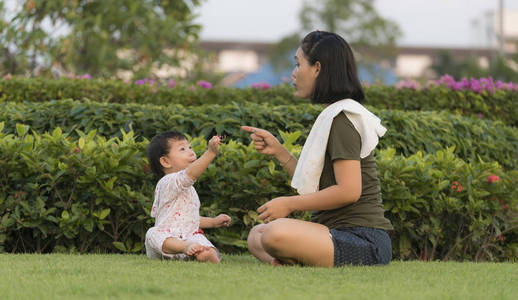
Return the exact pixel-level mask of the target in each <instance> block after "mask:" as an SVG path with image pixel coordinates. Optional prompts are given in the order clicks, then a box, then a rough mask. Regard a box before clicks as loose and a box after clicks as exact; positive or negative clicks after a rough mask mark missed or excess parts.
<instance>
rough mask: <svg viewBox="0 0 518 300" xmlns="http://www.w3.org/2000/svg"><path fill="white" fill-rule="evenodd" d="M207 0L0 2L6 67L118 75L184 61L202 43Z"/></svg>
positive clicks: (5, 70)
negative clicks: (198, 18)
mask: <svg viewBox="0 0 518 300" xmlns="http://www.w3.org/2000/svg"><path fill="white" fill-rule="evenodd" d="M200 1H201V0H118V1H101V0H69V1H62V0H45V1H43V0H25V1H19V2H18V6H17V7H16V8H15V11H14V12H12V13H11V14H8V12H7V10H6V9H5V6H4V5H2V3H0V17H1V18H0V51H1V52H2V55H1V58H0V63H1V66H0V72H2V73H10V74H24V73H29V74H30V75H35V73H40V74H41V73H43V74H45V73H47V74H48V73H50V71H51V70H54V71H56V72H64V73H75V74H81V73H89V74H91V75H96V76H113V75H115V74H117V71H138V70H150V69H151V68H155V69H156V68H159V67H160V66H162V65H164V64H167V65H170V66H176V65H178V62H179V59H180V58H181V57H182V55H185V53H186V52H188V51H189V49H190V48H191V47H192V46H193V45H194V44H195V43H196V41H197V39H198V33H199V31H200V26H199V25H197V24H195V23H194V22H193V18H194V15H193V12H192V9H193V8H194V7H196V6H198V5H199V4H200Z"/></svg>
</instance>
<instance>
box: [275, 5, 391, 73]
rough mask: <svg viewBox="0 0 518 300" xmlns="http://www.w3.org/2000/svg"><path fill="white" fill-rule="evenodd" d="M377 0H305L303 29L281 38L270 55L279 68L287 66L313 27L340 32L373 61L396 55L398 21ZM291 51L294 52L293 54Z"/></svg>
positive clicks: (302, 18)
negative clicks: (379, 8) (380, 8)
mask: <svg viewBox="0 0 518 300" xmlns="http://www.w3.org/2000/svg"><path fill="white" fill-rule="evenodd" d="M373 2H374V0H324V1H308V0H305V1H304V4H303V7H302V10H301V11H300V14H299V20H300V23H301V28H300V30H299V31H298V32H295V33H292V34H290V35H288V36H286V37H285V38H283V39H281V41H280V42H278V43H277V44H276V45H274V46H273V47H272V51H271V55H270V58H271V60H272V63H273V65H274V67H275V69H276V70H282V69H285V68H286V67H287V66H288V64H289V60H288V57H290V55H289V54H288V52H293V50H294V49H296V48H297V46H298V44H299V43H300V41H301V40H302V37H303V36H304V35H305V34H306V33H308V32H311V31H313V30H317V29H318V30H324V31H330V32H335V33H337V34H340V35H341V36H342V37H343V38H344V39H345V40H346V41H347V42H348V43H350V44H352V45H353V47H354V48H355V49H360V48H361V49H364V48H369V49H370V51H368V52H365V51H362V55H361V57H359V58H360V59H362V60H363V61H364V62H368V61H372V59H373V58H374V57H376V58H380V57H390V56H392V55H394V54H395V52H394V50H395V41H396V39H397V38H398V37H399V36H400V34H401V33H400V30H399V28H398V26H397V24H396V23H394V22H392V21H390V20H388V19H385V18H383V17H382V16H380V15H379V13H378V12H377V11H376V8H375V7H374V5H373ZM291 54H292V53H291Z"/></svg>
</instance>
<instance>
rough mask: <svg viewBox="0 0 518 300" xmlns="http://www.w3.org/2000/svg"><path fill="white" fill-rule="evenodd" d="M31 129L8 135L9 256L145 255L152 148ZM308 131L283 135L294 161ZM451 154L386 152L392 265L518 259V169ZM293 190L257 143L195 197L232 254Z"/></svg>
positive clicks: (4, 191) (208, 178)
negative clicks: (225, 221)
mask: <svg viewBox="0 0 518 300" xmlns="http://www.w3.org/2000/svg"><path fill="white" fill-rule="evenodd" d="M1 127H2V125H0V132H2V130H1ZM28 130H29V128H28V127H27V126H23V125H18V126H17V130H16V131H17V133H16V135H13V134H5V133H0V170H1V173H0V249H1V250H3V251H8V252H34V251H35V252H53V251H79V252H120V251H122V252H142V251H143V249H142V245H143V244H142V242H143V238H144V235H145V232H146V230H147V228H149V227H150V226H151V225H152V223H153V220H152V219H151V218H150V217H149V209H150V207H151V204H152V195H153V191H154V184H155V182H156V178H153V177H152V175H151V174H150V173H149V167H148V165H147V163H146V160H145V158H144V153H145V151H144V149H145V147H146V146H147V143H148V141H147V140H143V141H140V142H139V141H136V140H135V138H134V136H133V133H132V132H130V133H124V134H123V135H122V137H121V138H120V139H119V138H112V139H106V138H104V137H102V136H98V135H96V134H95V132H90V133H88V134H82V135H80V137H79V138H77V139H70V138H69V137H67V136H66V135H64V134H63V133H62V132H61V129H59V128H56V129H54V131H53V132H52V133H45V134H42V135H40V134H28V133H27V132H28ZM299 135H300V132H295V133H291V134H286V133H283V134H282V136H283V140H285V145H286V147H287V148H288V149H289V150H290V151H291V152H292V153H294V154H295V155H298V154H299V153H300V148H301V147H300V146H299V145H295V144H294V142H295V140H296V139H297V138H298V137H299ZM191 143H192V145H193V148H194V150H195V151H196V152H197V153H198V154H201V153H202V151H204V150H205V149H206V147H207V144H206V140H205V139H203V138H194V139H192V141H191ZM452 152H453V150H452V149H449V150H441V151H438V152H437V153H435V154H433V155H423V154H422V153H417V154H415V155H412V156H410V157H408V158H406V157H404V156H400V155H396V154H395V150H393V149H388V150H382V151H380V152H379V156H378V165H379V170H380V178H381V180H382V193H383V197H384V203H385V207H386V209H387V216H388V217H389V219H390V220H391V221H392V223H393V224H394V227H395V229H396V230H395V235H394V254H395V255H394V257H395V258H396V259H397V258H402V259H412V258H419V257H422V258H423V259H458V260H463V259H470V260H494V261H500V260H509V259H510V260H512V259H515V258H516V256H517V254H518V232H517V229H516V227H513V226H516V224H514V223H512V222H516V220H517V215H516V212H517V203H518V195H517V191H516V189H515V186H516V184H517V183H518V182H517V180H518V176H517V175H518V174H517V173H518V172H516V171H513V172H512V173H506V172H504V171H503V170H502V169H501V168H500V167H499V166H498V164H496V163H472V164H467V163H466V162H464V161H462V160H460V159H459V158H456V157H455V156H454V155H453V154H452ZM490 176H492V177H490ZM496 176H498V180H496V178H497V177H496ZM489 178H492V179H491V180H490V181H492V182H491V183H489V182H487V181H488V180H489ZM288 182H289V178H288V175H287V173H286V172H284V171H282V170H281V168H280V166H279V165H278V164H276V163H274V162H273V161H271V160H270V159H269V158H268V157H266V156H263V155H261V154H259V153H257V152H256V151H255V150H254V149H253V145H248V146H246V145H243V144H241V143H237V142H235V141H232V140H230V141H228V142H227V143H225V144H223V145H222V146H221V153H220V155H218V157H217V158H216V160H215V162H214V163H213V164H211V165H210V166H209V168H208V169H207V171H206V172H205V173H204V174H203V176H202V177H201V178H200V179H199V180H198V181H197V183H196V189H197V191H198V193H199V195H200V199H201V201H202V208H201V214H202V215H206V216H215V215H216V214H218V213H220V212H226V213H228V214H230V215H231V216H232V219H233V221H232V224H231V227H230V228H222V229H212V230H207V232H208V235H209V238H211V239H212V240H213V241H214V242H215V243H216V245H218V247H220V248H222V249H223V250H224V251H228V252H232V251H243V250H244V249H245V245H246V236H247V234H248V232H249V230H250V228H251V227H252V226H253V225H255V224H257V222H258V220H257V213H256V212H255V209H256V208H257V207H259V206H260V205H261V204H263V203H264V202H266V201H268V200H270V199H272V198H274V197H277V196H279V195H293V194H294V191H293V190H292V189H291V188H290V187H289V185H288ZM460 185H462V190H460V191H459V190H458V186H460ZM452 186H454V187H455V190H453V189H452ZM296 216H298V217H300V218H307V216H308V214H307V213H305V214H296Z"/></svg>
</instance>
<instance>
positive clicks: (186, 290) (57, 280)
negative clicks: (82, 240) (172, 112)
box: [0, 254, 518, 300]
mask: <svg viewBox="0 0 518 300" xmlns="http://www.w3.org/2000/svg"><path fill="white" fill-rule="evenodd" d="M0 270H2V272H1V275H0V299H56V298H67V299H75V298H85V299H93V298H95V299H99V298H101V299H138V298H142V299H166V298H167V299H196V300H197V299H345V298H350V299H369V300H373V299H518V264H516V263H515V264H512V263H468V262H466V263H455V262H447V263H444V262H399V261H396V262H392V263H391V264H390V265H388V266H383V267H342V268H334V269H325V268H309V267H295V266H293V267H272V266H268V265H263V264H260V263H259V262H258V261H256V260H255V259H254V258H253V257H252V256H249V255H242V256H230V255H225V256H224V258H223V261H222V263H221V264H220V265H212V264H203V263H197V262H178V261H156V260H149V259H148V258H146V257H145V256H144V255H138V256H137V255H65V254H52V255H33V254H22V255H12V254H0Z"/></svg>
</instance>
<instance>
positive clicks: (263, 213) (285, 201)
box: [257, 197, 293, 223]
mask: <svg viewBox="0 0 518 300" xmlns="http://www.w3.org/2000/svg"><path fill="white" fill-rule="evenodd" d="M289 202H290V197H277V198H275V199H272V200H270V201H268V202H266V203H265V204H263V205H262V206H261V207H259V208H258V209H257V212H258V213H259V214H260V215H259V219H261V220H263V221H264V223H269V222H271V221H273V220H276V219H279V218H284V217H286V216H288V215H289V214H290V213H291V212H292V211H293V210H292V209H291V208H290V206H289Z"/></svg>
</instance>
